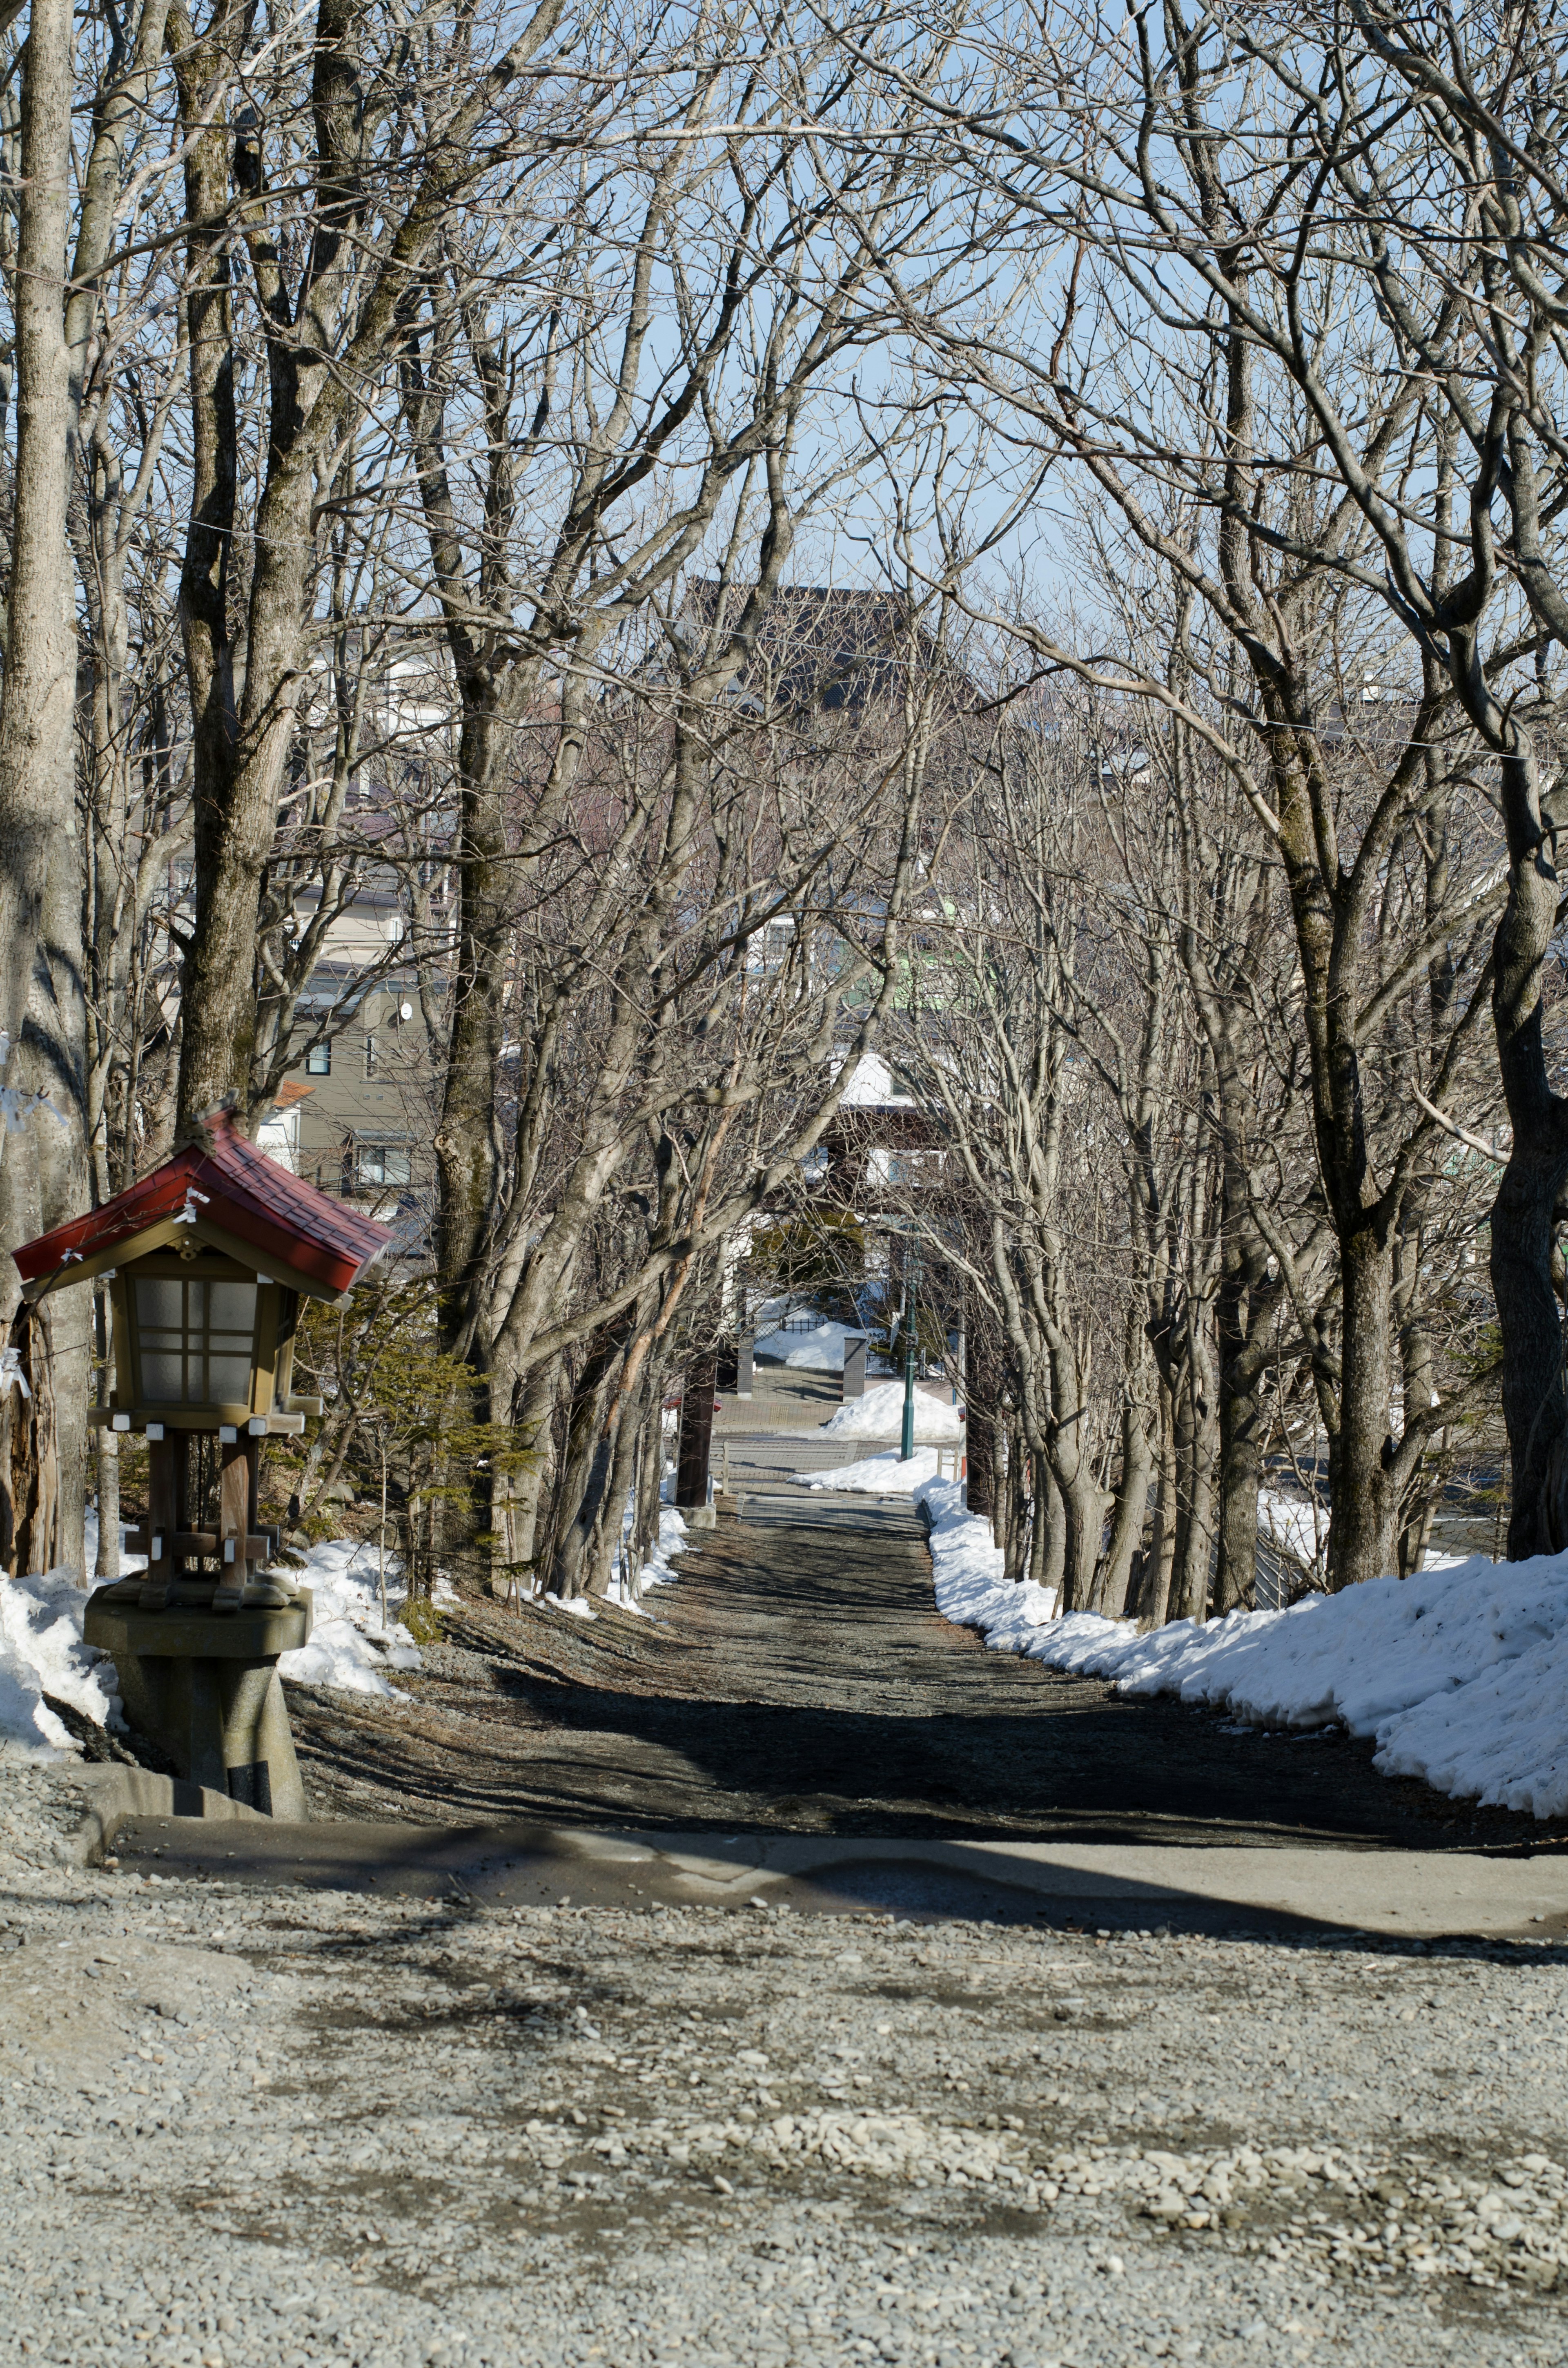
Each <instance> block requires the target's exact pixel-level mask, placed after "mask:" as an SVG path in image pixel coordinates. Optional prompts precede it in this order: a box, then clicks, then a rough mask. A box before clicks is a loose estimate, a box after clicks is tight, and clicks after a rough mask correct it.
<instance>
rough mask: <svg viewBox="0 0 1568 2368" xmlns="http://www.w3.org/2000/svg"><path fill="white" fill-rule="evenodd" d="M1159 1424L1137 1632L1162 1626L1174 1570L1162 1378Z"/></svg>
mask: <svg viewBox="0 0 1568 2368" xmlns="http://www.w3.org/2000/svg"><path fill="white" fill-rule="evenodd" d="M1159 1424H1160V1429H1159V1449H1158V1452H1157V1454H1156V1457H1155V1473H1156V1475H1157V1485H1156V1487H1155V1492H1154V1513H1153V1534H1152V1536H1151V1538H1150V1542H1149V1552H1148V1556H1147V1558H1146V1560H1145V1562H1144V1565H1143V1587H1142V1592H1141V1594H1140V1597H1139V1602H1138V1624H1139V1626H1140V1627H1141V1628H1163V1627H1164V1626H1165V1622H1166V1620H1167V1618H1168V1617H1169V1613H1170V1600H1171V1580H1172V1577H1173V1576H1174V1573H1175V1570H1176V1401H1175V1397H1174V1395H1173V1394H1172V1391H1171V1389H1170V1386H1169V1384H1168V1383H1166V1382H1165V1380H1164V1379H1163V1378H1162V1380H1161V1383H1160V1406H1159Z"/></svg>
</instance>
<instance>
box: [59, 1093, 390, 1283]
mask: <svg viewBox="0 0 1568 2368" xmlns="http://www.w3.org/2000/svg"><path fill="white" fill-rule="evenodd" d="M205 1133H206V1138H207V1139H206V1141H205V1142H198V1143H193V1144H187V1146H186V1148H185V1149H184V1150H183V1151H176V1154H175V1156H174V1157H173V1158H172V1159H168V1160H165V1163H164V1165H163V1167H155V1168H154V1169H153V1172H152V1174H151V1175H150V1176H143V1177H142V1180H141V1182H140V1183H139V1184H132V1185H131V1186H130V1187H129V1188H128V1189H127V1190H125V1191H123V1192H117V1193H116V1194H115V1196H114V1198H113V1200H112V1201H105V1202H104V1204H103V1206H102V1208H100V1209H93V1210H90V1211H89V1212H88V1213H87V1214H86V1215H85V1217H74V1218H73V1219H72V1220H71V1222H70V1224H64V1225H56V1226H55V1228H54V1230H53V1231H52V1232H51V1233H48V1234H40V1235H39V1236H38V1239H37V1240H36V1241H31V1242H24V1243H23V1245H22V1247H21V1248H20V1249H18V1250H15V1251H13V1252H12V1256H13V1257H14V1258H15V1259H16V1261H17V1269H18V1271H19V1272H20V1274H21V1277H22V1280H23V1281H24V1282H38V1281H41V1280H42V1279H43V1278H45V1277H46V1276H50V1275H52V1274H54V1273H55V1272H56V1271H57V1270H58V1269H60V1267H61V1266H62V1265H63V1264H65V1263H66V1262H67V1258H68V1254H70V1253H74V1257H71V1258H70V1261H69V1262H70V1263H72V1264H74V1262H75V1259H76V1258H92V1257H94V1256H96V1255H97V1253H99V1252H100V1251H103V1250H107V1249H112V1248H113V1247H114V1246H115V1244H116V1243H118V1242H124V1241H130V1240H131V1238H132V1236H133V1235H137V1234H140V1233H144V1232H145V1231H146V1229H147V1228H148V1227H149V1226H150V1225H156V1224H162V1223H163V1222H164V1221H165V1219H167V1218H169V1217H173V1216H175V1215H176V1214H177V1213H178V1212H179V1211H180V1210H181V1209H182V1208H183V1207H185V1206H186V1194H187V1191H190V1190H195V1191H196V1192H198V1193H199V1194H204V1195H205V1199H204V1201H198V1202H193V1203H192V1204H191V1205H192V1206H193V1208H194V1209H195V1212H196V1215H197V1217H198V1218H199V1219H205V1220H206V1222H207V1223H208V1224H212V1225H216V1226H220V1227H221V1228H222V1231H223V1232H224V1233H227V1234H232V1235H234V1236H235V1237H236V1238H237V1239H238V1240H240V1241H242V1242H244V1243H246V1244H247V1245H248V1246H249V1247H251V1248H253V1249H254V1250H255V1251H256V1262H257V1265H258V1267H260V1268H261V1269H262V1270H263V1271H264V1272H267V1271H270V1269H272V1268H273V1267H274V1266H276V1267H278V1268H279V1269H283V1270H284V1272H285V1275H286V1276H287V1275H292V1276H295V1277H298V1278H300V1279H304V1278H307V1277H308V1278H309V1279H310V1280H311V1281H313V1282H314V1283H316V1284H317V1286H318V1287H320V1288H324V1289H325V1290H327V1291H329V1292H343V1291H347V1290H348V1289H349V1287H350V1285H351V1284H353V1283H355V1282H357V1281H358V1279H359V1277H360V1275H361V1274H362V1273H363V1272H364V1270H365V1269H366V1268H367V1267H368V1266H369V1263H370V1261H371V1259H372V1258H376V1257H378V1256H379V1255H380V1253H381V1251H382V1250H384V1249H385V1248H386V1247H387V1245H388V1243H389V1242H390V1241H391V1240H392V1235H391V1233H390V1231H389V1230H388V1228H387V1227H386V1226H385V1225H378V1224H376V1223H375V1222H374V1220H373V1219H371V1218H369V1217H362V1216H360V1214H359V1213H358V1210H355V1209H348V1208H345V1206H344V1205H343V1203H342V1202H341V1201H332V1200H329V1199H328V1198H327V1195H326V1194H325V1193H324V1192H318V1191H317V1190H316V1188H315V1186H314V1185H313V1184H307V1183H306V1182H305V1181H304V1180H303V1178H301V1177H298V1176H292V1175H290V1172H289V1170H288V1169H287V1168H286V1167H279V1166H278V1162H277V1161H276V1160H275V1159H269V1158H268V1157H267V1154H266V1153H265V1152H264V1151H258V1150H257V1149H256V1145H255V1144H254V1143H252V1142H251V1141H250V1139H249V1138H248V1136H246V1135H244V1134H242V1133H241V1132H240V1130H239V1128H238V1127H237V1126H236V1125H235V1124H234V1121H233V1119H232V1118H231V1117H230V1115H229V1113H228V1112H227V1111H226V1110H219V1111H217V1112H216V1113H215V1114H214V1115H213V1116H212V1117H211V1118H210V1119H208V1120H207V1121H205Z"/></svg>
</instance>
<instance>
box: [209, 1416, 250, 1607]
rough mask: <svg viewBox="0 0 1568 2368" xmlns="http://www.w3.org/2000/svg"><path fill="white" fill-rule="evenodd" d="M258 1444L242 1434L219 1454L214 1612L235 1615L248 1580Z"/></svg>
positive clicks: (226, 1444) (230, 1440)
mask: <svg viewBox="0 0 1568 2368" xmlns="http://www.w3.org/2000/svg"><path fill="white" fill-rule="evenodd" d="M258 1444H259V1442H258V1441H257V1440H254V1439H251V1438H249V1437H247V1436H245V1435H244V1434H242V1435H241V1437H240V1438H238V1439H226V1440H223V1442H222V1446H221V1447H220V1448H219V1451H218V1458H219V1461H218V1538H219V1553H220V1554H221V1555H222V1569H221V1570H220V1572H219V1573H218V1585H217V1588H216V1591H215V1592H214V1594H213V1597H212V1609H213V1611H238V1609H239V1607H240V1605H241V1603H242V1602H243V1600H244V1591H245V1581H246V1579H247V1578H248V1577H249V1576H250V1568H249V1565H248V1564H247V1563H246V1560H245V1543H246V1541H247V1540H248V1538H249V1536H250V1533H251V1530H252V1528H253V1526H254V1523H255V1520H256V1467H257V1462H258V1455H257V1449H258Z"/></svg>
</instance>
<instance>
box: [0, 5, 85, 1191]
mask: <svg viewBox="0 0 1568 2368" xmlns="http://www.w3.org/2000/svg"><path fill="white" fill-rule="evenodd" d="M73 26H74V18H73V14H72V11H71V9H70V7H69V6H67V5H66V0H34V5H33V7H32V10H31V12H30V15H29V18H28V39H27V42H26V45H25V47H24V49H23V51H22V60H21V66H22V104H21V165H22V179H21V187H20V189H19V191H18V192H17V197H16V199H15V202H16V204H17V208H18V212H19V224H18V231H17V263H16V275H15V283H14V285H15V306H16V327H15V351H16V388H17V458H16V476H15V481H14V482H15V501H14V512H13V518H12V529H11V553H10V560H11V565H10V581H9V585H8V587H7V601H6V681H5V688H4V696H3V697H0V1031H4V1033H5V1035H6V1037H7V1038H8V1039H9V1040H10V1042H11V1043H12V1044H15V1043H16V1042H17V1040H18V1039H19V1037H20V1035H21V1032H22V1025H23V1020H24V1019H25V1016H26V1013H27V1009H28V997H29V995H30V993H31V989H32V980H33V973H34V966H35V963H36V962H37V960H38V954H39V947H40V939H41V937H42V934H43V928H44V891H45V885H46V882H47V881H48V878H49V873H50V869H51V864H52V863H54V862H55V861H56V860H73V858H74V848H73V846H72V838H73V831H74V783H73V773H72V764H73V755H74V735H73V730H72V720H73V714H74V704H75V691H76V636H75V625H74V615H73V611H72V600H71V568H70V555H69V551H68V548H67V543H66V533H65V505H66V495H67V489H68V484H69V473H70V460H71V456H70V439H71V420H72V405H71V383H70V355H69V351H68V348H67V346H66V342H65V324H64V310H63V301H64V271H65V236H66V226H67V219H68V206H69V200H70V156H71V81H72V72H71V69H72V38H73ZM73 870H74V861H73ZM74 885H75V882H74V880H73V888H74ZM6 1084H7V1085H9V1086H11V1087H15V1086H16V1084H17V1077H16V1076H15V1074H12V1075H11V1076H8V1077H7V1078H6ZM46 1123H47V1121H46ZM16 1148H17V1138H16V1137H15V1136H13V1137H12V1138H11V1140H10V1143H9V1144H4V1143H0V1156H13V1155H14V1153H15V1150H16Z"/></svg>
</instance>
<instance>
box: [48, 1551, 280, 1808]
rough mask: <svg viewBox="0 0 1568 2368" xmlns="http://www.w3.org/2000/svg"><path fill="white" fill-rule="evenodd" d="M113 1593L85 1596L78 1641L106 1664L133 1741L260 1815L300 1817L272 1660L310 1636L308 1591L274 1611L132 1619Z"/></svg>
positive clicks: (171, 1613)
mask: <svg viewBox="0 0 1568 2368" xmlns="http://www.w3.org/2000/svg"><path fill="white" fill-rule="evenodd" d="M114 1592H115V1590H114V1589H113V1588H108V1587H100V1588H98V1589H97V1592H96V1593H95V1594H93V1595H92V1596H90V1597H89V1598H88V1600H87V1608H86V1613H85V1622H84V1627H83V1634H84V1635H85V1639H86V1642H87V1643H88V1644H89V1645H97V1647H98V1648H99V1650H100V1651H102V1652H106V1653H108V1654H109V1655H110V1656H112V1658H113V1661H114V1665H115V1668H116V1669H117V1670H118V1672H119V1691H120V1694H121V1697H122V1699H123V1701H124V1703H125V1714H126V1717H127V1719H128V1720H129V1722H130V1724H131V1726H132V1727H133V1728H134V1729H135V1731H136V1733H137V1734H138V1735H144V1736H146V1737H147V1738H148V1740H149V1741H150V1742H153V1743H156V1744H157V1745H158V1746H159V1747H160V1748H162V1749H163V1750H165V1751H166V1752H167V1753H168V1755H169V1757H170V1759H172V1760H173V1761H174V1763H175V1765H176V1768H177V1769H178V1770H179V1771H180V1774H181V1775H182V1776H185V1777H187V1778H188V1779H189V1780H190V1782H192V1783H193V1784H206V1785H210V1787H211V1788H212V1789H213V1791H215V1792H219V1793H227V1794H228V1795H229V1797H230V1799H231V1800H234V1801H243V1802H244V1804H245V1805H246V1806H247V1807H248V1808H252V1809H260V1810H262V1811H263V1812H264V1813H265V1814H266V1815H267V1816H273V1817H286V1818H290V1819H299V1820H302V1819H304V1818H305V1817H307V1816H309V1814H310V1812H309V1810H308V1809H307V1808H306V1805H305V1788H304V1785H303V1783H302V1782H301V1777H300V1765H299V1761H298V1760H297V1759H295V1757H294V1738H293V1736H292V1735H291V1734H290V1731H289V1713H288V1711H287V1709H286V1708H285V1706H284V1701H283V1686H282V1681H281V1679H279V1677H278V1655H279V1654H280V1653H292V1652H297V1651H298V1650H299V1648H300V1646H301V1645H302V1644H304V1642H305V1640H306V1638H307V1637H308V1636H309V1634H310V1633H311V1622H312V1610H313V1607H312V1600H311V1593H310V1589H309V1588H299V1589H298V1591H297V1593H296V1596H295V1600H293V1601H292V1602H291V1603H289V1604H287V1605H285V1606H284V1607H282V1608H281V1609H278V1610H256V1611H200V1610H193V1609H188V1608H185V1607H181V1606H171V1607H170V1608H169V1609H168V1610H166V1611H139V1610H137V1609H135V1608H134V1607H133V1606H131V1605H128V1604H127V1603H126V1602H125V1601H124V1600H123V1599H121V1600H119V1601H118V1602H116V1601H113V1600H109V1599H110V1598H111V1597H112V1596H113V1594H114Z"/></svg>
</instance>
